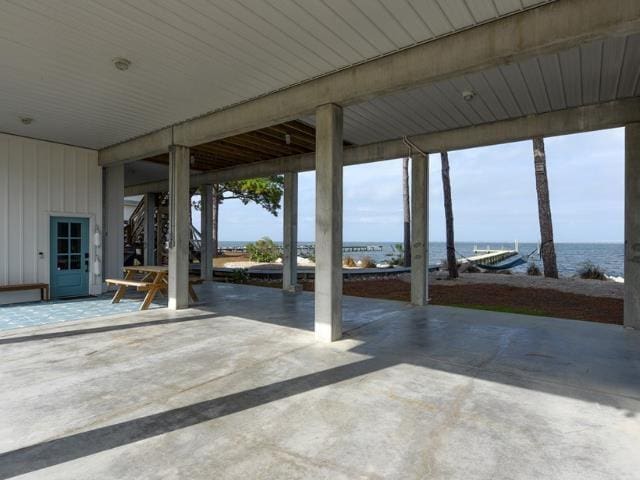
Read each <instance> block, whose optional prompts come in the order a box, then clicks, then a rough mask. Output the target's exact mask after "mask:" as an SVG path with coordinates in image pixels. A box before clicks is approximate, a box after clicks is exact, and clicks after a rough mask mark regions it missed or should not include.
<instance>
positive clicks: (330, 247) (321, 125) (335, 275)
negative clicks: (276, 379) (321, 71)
mask: <svg viewBox="0 0 640 480" xmlns="http://www.w3.org/2000/svg"><path fill="white" fill-rule="evenodd" d="M315 332H316V338H317V339H319V340H323V341H328V342H330V341H334V340H338V339H339V338H340V337H341V336H342V108H341V107H339V106H338V105H332V104H328V105H323V106H321V107H318V109H317V110H316V273H315Z"/></svg>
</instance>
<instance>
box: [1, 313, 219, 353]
mask: <svg viewBox="0 0 640 480" xmlns="http://www.w3.org/2000/svg"><path fill="white" fill-rule="evenodd" d="M215 316H216V315H215V314H214V313H211V314H206V315H196V316H193V317H182V318H169V319H163V320H149V321H148V322H136V323H122V324H118V325H106V326H103V327H94V328H82V329H79V330H64V331H60V332H49V333H42V334H36V335H25V336H22V337H8V338H0V345H8V344H12V343H25V342H36V341H39V340H51V339H55V338H65V337H76V336H79V335H91V334H95V333H105V332H115V331H118V330H129V329H132V328H142V327H155V326H158V325H169V324H172V323H185V322H194V321H196V320H208V319H211V318H214V317H215ZM43 326H46V325H43Z"/></svg>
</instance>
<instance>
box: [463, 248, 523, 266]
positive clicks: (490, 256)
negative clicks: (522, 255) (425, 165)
mask: <svg viewBox="0 0 640 480" xmlns="http://www.w3.org/2000/svg"><path fill="white" fill-rule="evenodd" d="M473 253H474V254H473V255H472V256H470V257H465V258H462V259H460V260H459V262H460V265H462V264H465V263H481V264H483V265H497V264H498V263H500V262H503V261H504V260H506V259H507V258H511V257H515V256H516V255H518V254H519V252H518V251H517V250H502V249H500V250H494V249H491V248H489V247H487V248H485V249H481V248H474V249H473Z"/></svg>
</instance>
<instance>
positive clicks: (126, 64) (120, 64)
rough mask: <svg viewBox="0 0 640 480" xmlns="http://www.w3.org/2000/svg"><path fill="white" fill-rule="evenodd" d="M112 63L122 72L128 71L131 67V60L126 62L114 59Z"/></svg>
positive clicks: (125, 60)
mask: <svg viewBox="0 0 640 480" xmlns="http://www.w3.org/2000/svg"><path fill="white" fill-rule="evenodd" d="M112 61H113V64H114V65H115V67H116V68H117V69H118V70H120V71H122V72H124V71H125V70H129V67H130V66H131V60H127V59H126V58H122V57H116V58H114V59H113V60H112Z"/></svg>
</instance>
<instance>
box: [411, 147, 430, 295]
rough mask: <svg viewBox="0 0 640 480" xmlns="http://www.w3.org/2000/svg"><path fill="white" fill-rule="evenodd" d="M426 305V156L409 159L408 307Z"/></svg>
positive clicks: (427, 189) (427, 192) (427, 168)
mask: <svg viewBox="0 0 640 480" xmlns="http://www.w3.org/2000/svg"><path fill="white" fill-rule="evenodd" d="M428 301H429V156H428V155H427V156H424V155H421V154H415V155H414V156H413V157H412V158H411V303H412V304H413V305H426V304H427V303H428Z"/></svg>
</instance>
